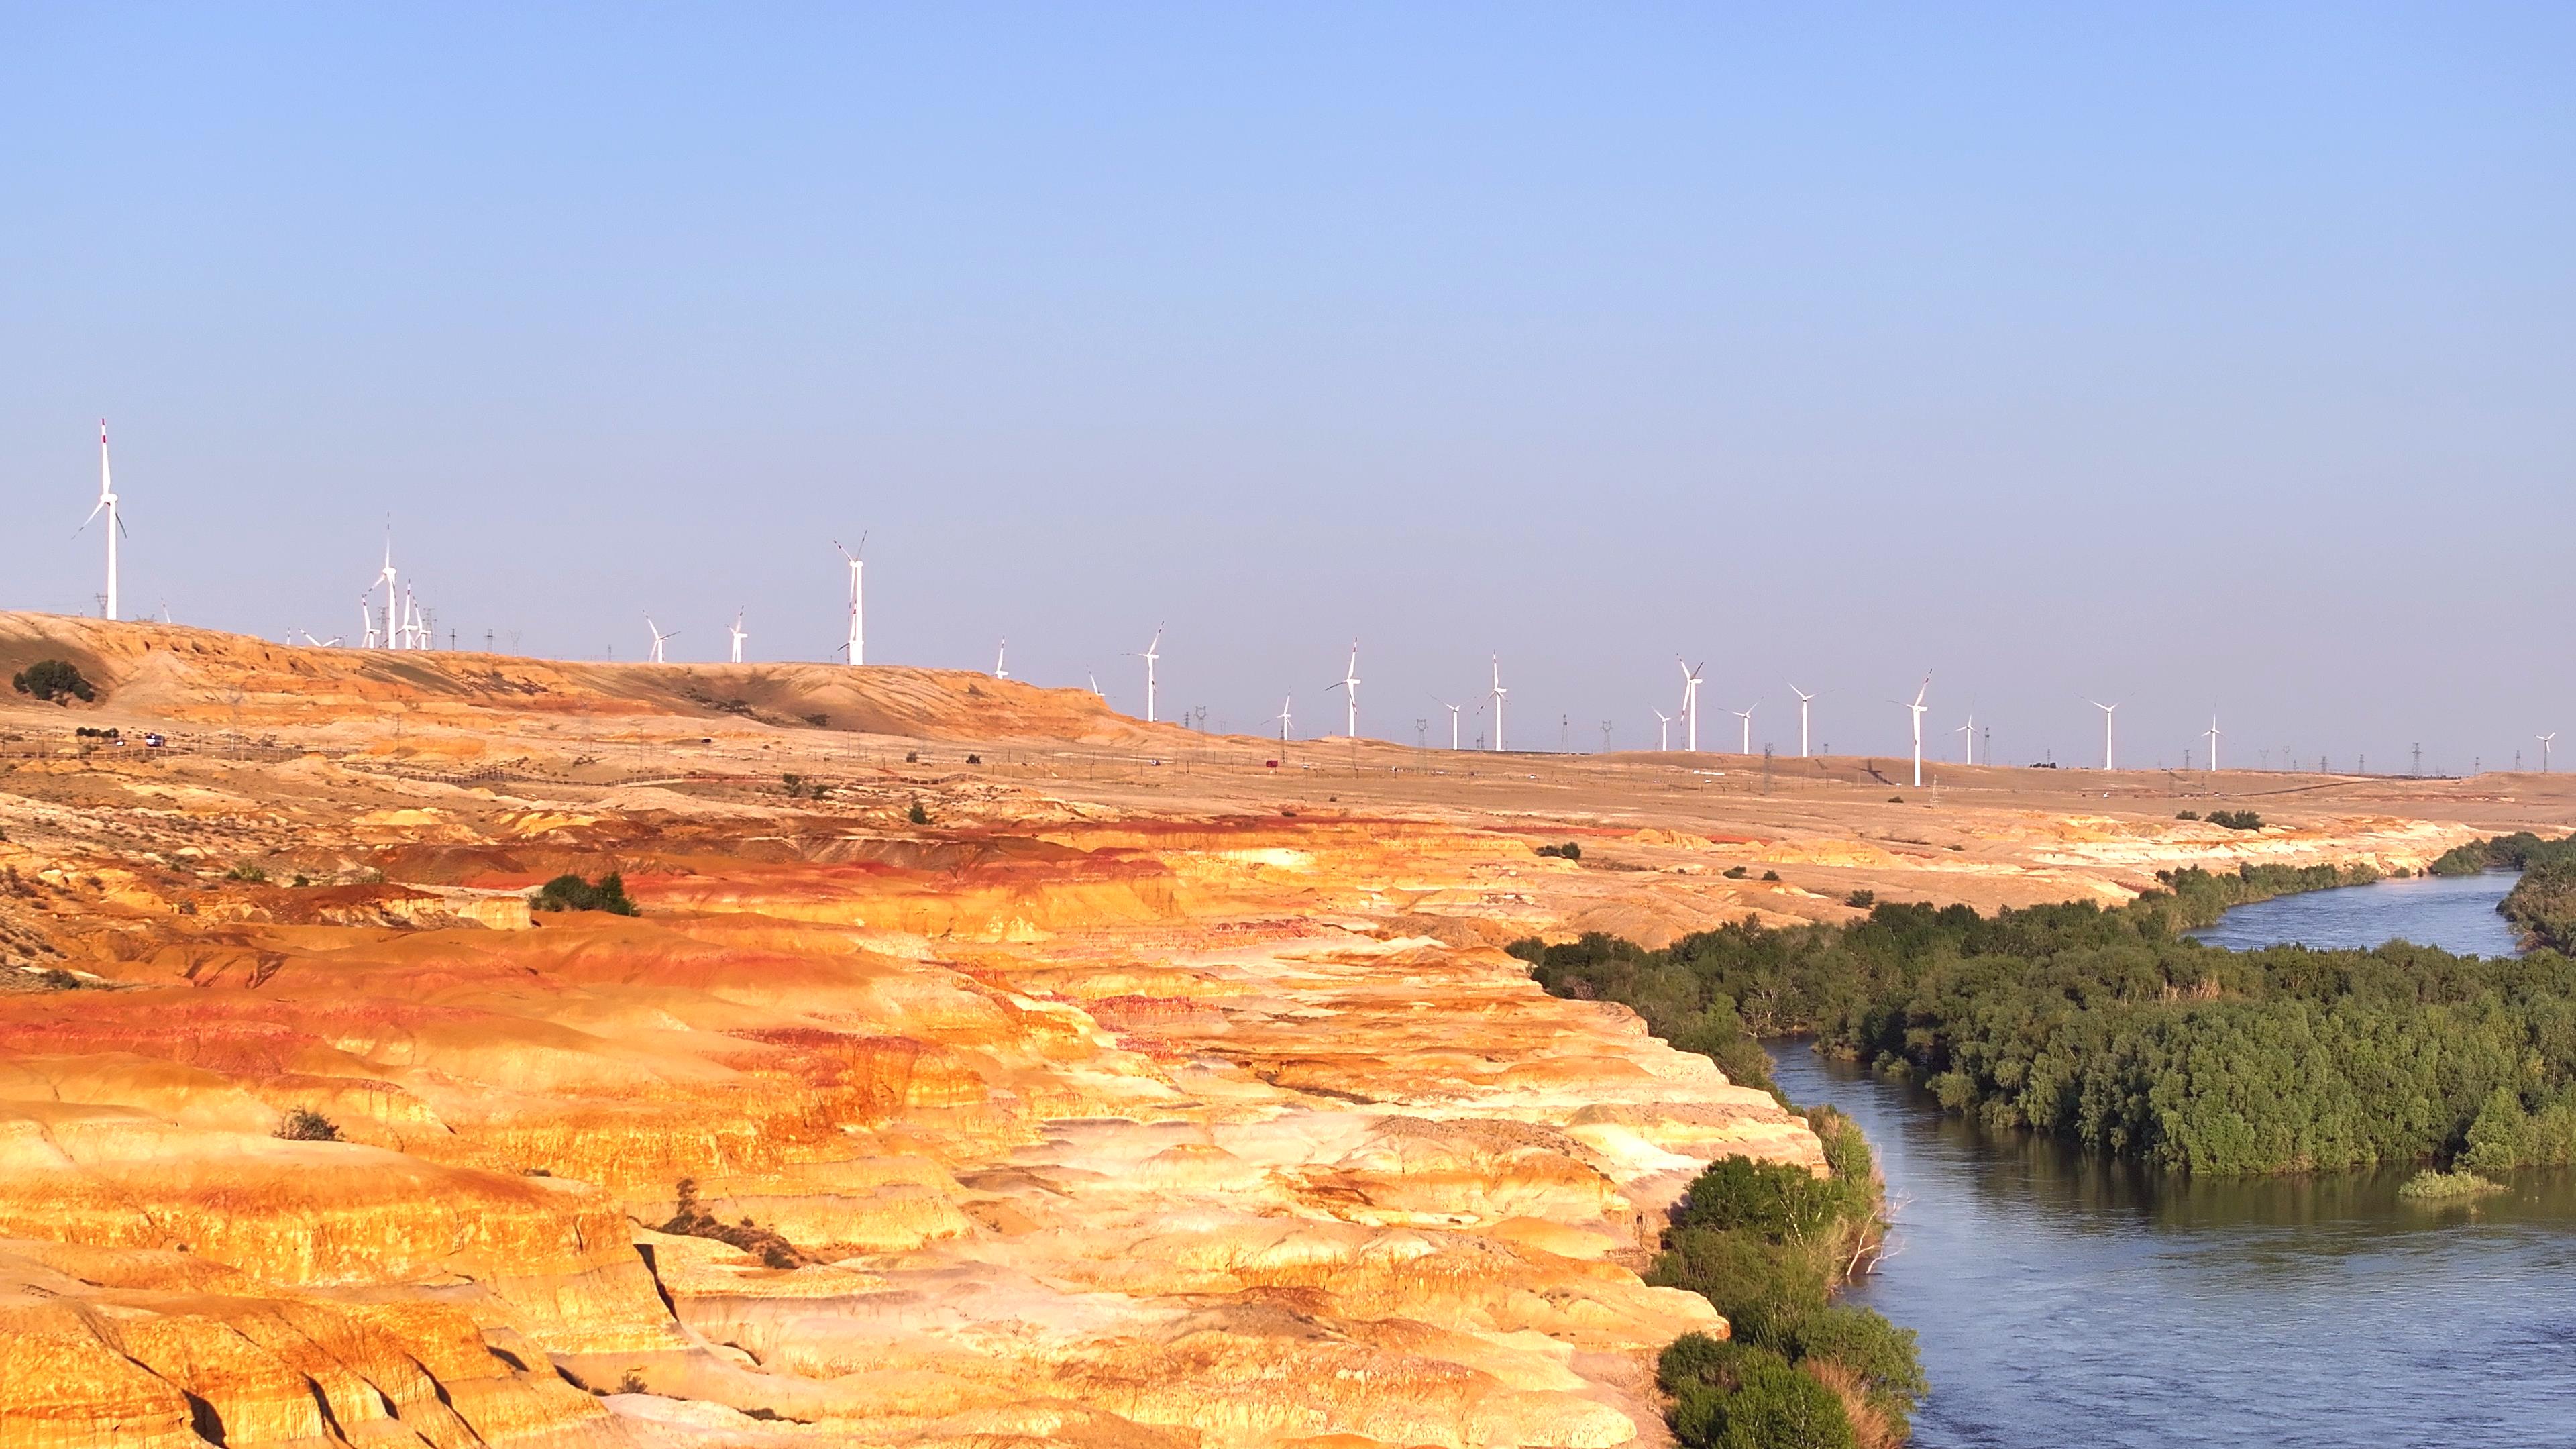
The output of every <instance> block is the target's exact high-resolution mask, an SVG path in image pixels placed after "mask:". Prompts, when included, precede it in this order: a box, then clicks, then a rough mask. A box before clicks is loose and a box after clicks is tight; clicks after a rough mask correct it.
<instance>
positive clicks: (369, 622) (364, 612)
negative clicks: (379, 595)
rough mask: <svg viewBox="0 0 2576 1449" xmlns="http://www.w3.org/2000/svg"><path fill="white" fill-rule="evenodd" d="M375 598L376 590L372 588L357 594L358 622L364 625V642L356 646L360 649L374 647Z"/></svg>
mask: <svg viewBox="0 0 2576 1449" xmlns="http://www.w3.org/2000/svg"><path fill="white" fill-rule="evenodd" d="M375 598H376V591H375V590H374V589H369V590H367V591H366V592H365V593H363V594H360V595H359V596H358V622H359V623H360V624H362V625H364V626H365V627H366V642H365V643H363V644H360V645H359V646H358V647H359V648H361V649H373V648H375V647H376V605H375Z"/></svg>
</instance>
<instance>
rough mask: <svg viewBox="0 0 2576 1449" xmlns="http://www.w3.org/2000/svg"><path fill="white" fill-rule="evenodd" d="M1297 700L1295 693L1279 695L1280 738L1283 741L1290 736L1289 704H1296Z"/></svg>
mask: <svg viewBox="0 0 2576 1449" xmlns="http://www.w3.org/2000/svg"><path fill="white" fill-rule="evenodd" d="M1296 700H1297V696H1295V695H1293V694H1283V695H1281V696H1279V738H1280V739H1281V740H1282V741H1285V740H1286V739H1287V738H1288V723H1289V721H1288V706H1289V705H1291V704H1294V703H1295V702H1296Z"/></svg>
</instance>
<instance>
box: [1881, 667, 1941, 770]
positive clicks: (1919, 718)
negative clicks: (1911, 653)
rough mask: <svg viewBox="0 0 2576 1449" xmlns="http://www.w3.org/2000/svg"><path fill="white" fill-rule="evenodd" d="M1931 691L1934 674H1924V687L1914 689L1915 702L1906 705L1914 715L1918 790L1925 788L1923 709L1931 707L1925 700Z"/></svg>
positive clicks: (1915, 766) (1915, 763) (1915, 764)
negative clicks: (1924, 697)
mask: <svg viewBox="0 0 2576 1449" xmlns="http://www.w3.org/2000/svg"><path fill="white" fill-rule="evenodd" d="M1931 692H1932V676H1931V675H1929V674H1927V675H1924V676H1923V687H1922V688H1921V689H1918V690H1916V691H1914V702H1913V703H1912V704H1909V705H1907V706H1905V708H1906V709H1907V710H1909V711H1911V712H1912V714H1913V716H1914V787H1915V788H1916V789H1918V790H1919V789H1921V788H1923V711H1924V710H1926V709H1929V708H1930V707H1931V706H1929V705H1927V704H1925V703H1924V702H1923V696H1925V695H1927V694H1929V693H1931ZM1889 702H1890V703H1894V701H1893V700H1891V701H1889Z"/></svg>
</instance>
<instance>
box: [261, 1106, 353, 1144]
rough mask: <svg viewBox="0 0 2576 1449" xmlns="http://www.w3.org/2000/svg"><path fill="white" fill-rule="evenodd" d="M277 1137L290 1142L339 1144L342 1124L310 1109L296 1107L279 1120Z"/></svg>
mask: <svg viewBox="0 0 2576 1449" xmlns="http://www.w3.org/2000/svg"><path fill="white" fill-rule="evenodd" d="M277 1135H278V1136H280V1137H283V1138H285V1139H286V1140H287V1141H289V1142H337V1141H339V1140H340V1124H339V1123H337V1122H334V1121H332V1120H331V1119H330V1118H328V1117H325V1116H323V1115H322V1114H321V1113H319V1112H316V1111H314V1110H313V1109H312V1108H310V1107H294V1108H289V1109H288V1111H287V1113H286V1115H285V1117H283V1118H281V1119H280V1120H279V1122H278V1124H277Z"/></svg>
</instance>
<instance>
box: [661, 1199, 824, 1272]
mask: <svg viewBox="0 0 2576 1449" xmlns="http://www.w3.org/2000/svg"><path fill="white" fill-rule="evenodd" d="M677 1196H678V1198H679V1203H678V1205H677V1210H676V1211H674V1212H673V1213H672V1214H671V1220H670V1221H669V1222H667V1223H664V1224H662V1231H663V1232H666V1233H677V1234H679V1235H681V1236H683V1237H691V1238H712V1239H714V1240H715V1241H717V1242H719V1243H726V1244H730V1245H731V1246H733V1247H737V1248H740V1249H742V1250H743V1251H744V1252H746V1253H750V1254H752V1255H753V1256H755V1257H757V1258H759V1259H760V1261H761V1262H763V1263H765V1264H767V1265H768V1266H770V1267H772V1268H800V1267H803V1266H804V1265H805V1264H806V1263H807V1262H808V1261H810V1260H809V1259H807V1258H806V1256H805V1255H804V1254H803V1253H801V1252H799V1251H797V1248H796V1245H795V1244H794V1243H791V1242H789V1241H787V1240H786V1239H785V1238H783V1237H780V1236H779V1235H778V1234H777V1233H775V1232H772V1231H771V1230H769V1229H768V1228H764V1227H760V1226H758V1225H756V1224H754V1223H753V1222H752V1220H751V1219H749V1218H744V1219H743V1220H742V1221H741V1222H739V1223H725V1222H721V1221H719V1220H718V1219H717V1217H716V1215H715V1214H713V1213H711V1212H708V1211H707V1210H706V1208H705V1207H704V1206H703V1205H701V1204H700V1203H699V1201H698V1180H697V1179H696V1178H694V1177H684V1178H681V1179H680V1181H679V1185H678V1188H677Z"/></svg>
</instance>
